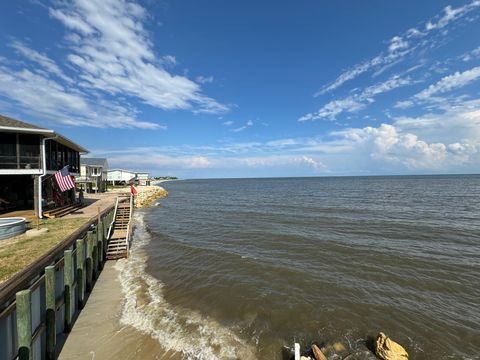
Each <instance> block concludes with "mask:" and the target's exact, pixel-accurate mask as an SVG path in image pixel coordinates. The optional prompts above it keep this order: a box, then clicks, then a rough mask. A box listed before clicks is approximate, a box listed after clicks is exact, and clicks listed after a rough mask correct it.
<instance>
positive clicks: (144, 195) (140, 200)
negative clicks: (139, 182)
mask: <svg viewBox="0 0 480 360" xmlns="http://www.w3.org/2000/svg"><path fill="white" fill-rule="evenodd" d="M167 195H168V191H167V190H165V189H164V188H162V187H161V186H137V196H136V197H135V207H136V208H141V207H145V206H149V205H152V204H153V203H154V202H155V201H156V200H158V199H159V198H162V197H165V196H167Z"/></svg>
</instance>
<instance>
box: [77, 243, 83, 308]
mask: <svg viewBox="0 0 480 360" xmlns="http://www.w3.org/2000/svg"><path fill="white" fill-rule="evenodd" d="M76 244H77V255H76V256H77V294H78V308H79V309H83V306H84V305H85V271H84V268H83V264H84V262H85V258H84V256H83V246H84V242H83V239H77V242H76Z"/></svg>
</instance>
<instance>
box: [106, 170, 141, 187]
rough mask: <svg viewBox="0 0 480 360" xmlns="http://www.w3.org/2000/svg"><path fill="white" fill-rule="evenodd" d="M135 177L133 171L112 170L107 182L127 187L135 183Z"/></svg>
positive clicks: (108, 173)
mask: <svg viewBox="0 0 480 360" xmlns="http://www.w3.org/2000/svg"><path fill="white" fill-rule="evenodd" d="M135 176H136V175H135V173H134V172H133V171H129V170H123V169H112V170H108V172H107V181H108V183H109V184H112V185H127V184H129V183H131V182H134V181H135Z"/></svg>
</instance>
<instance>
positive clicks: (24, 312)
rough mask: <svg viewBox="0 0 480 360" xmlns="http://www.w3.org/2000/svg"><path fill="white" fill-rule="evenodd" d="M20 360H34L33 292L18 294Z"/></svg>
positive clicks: (20, 292)
mask: <svg viewBox="0 0 480 360" xmlns="http://www.w3.org/2000/svg"><path fill="white" fill-rule="evenodd" d="M16 308H17V338H18V359H19V360H31V359H32V292H31V290H22V291H19V292H17V293H16Z"/></svg>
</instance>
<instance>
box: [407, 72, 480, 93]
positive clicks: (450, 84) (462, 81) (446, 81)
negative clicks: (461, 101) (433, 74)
mask: <svg viewBox="0 0 480 360" xmlns="http://www.w3.org/2000/svg"><path fill="white" fill-rule="evenodd" d="M478 78H480V66H477V67H474V68H472V69H469V70H465V71H464V72H458V71H457V72H456V73H454V74H452V75H448V76H445V77H444V78H442V79H441V80H440V81H438V82H437V83H436V84H433V85H430V86H429V87H428V88H426V89H425V90H423V91H421V92H420V93H418V94H417V95H415V98H416V99H418V100H423V101H424V100H429V99H431V98H432V96H434V95H437V94H442V93H445V92H448V91H451V90H454V89H457V88H460V87H463V86H466V85H468V84H470V83H471V82H473V81H476V80H477V79H478Z"/></svg>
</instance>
